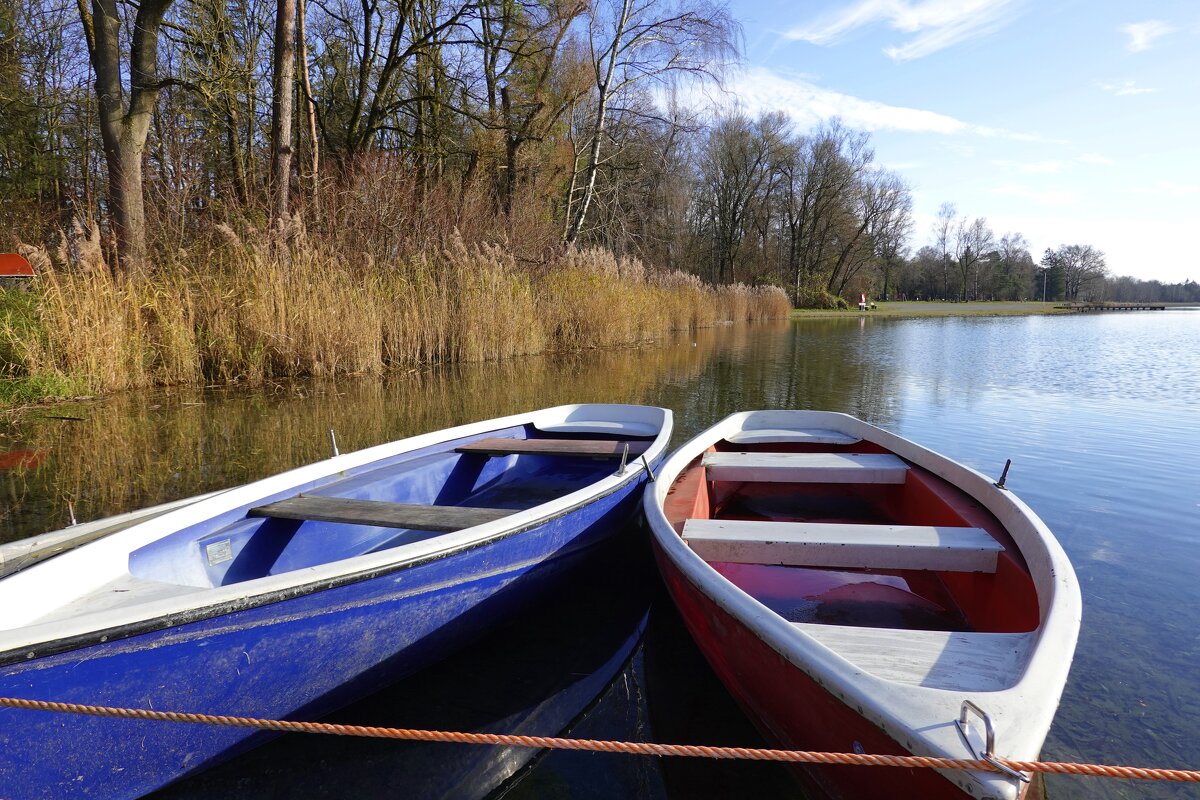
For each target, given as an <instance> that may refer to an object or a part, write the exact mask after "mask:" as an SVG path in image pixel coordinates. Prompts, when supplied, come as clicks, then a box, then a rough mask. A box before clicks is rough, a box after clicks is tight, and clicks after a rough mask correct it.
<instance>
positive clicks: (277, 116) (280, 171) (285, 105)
mask: <svg viewBox="0 0 1200 800" xmlns="http://www.w3.org/2000/svg"><path fill="white" fill-rule="evenodd" d="M295 79H296V0H279V3H278V5H277V7H276V13H275V75H274V81H273V91H272V99H271V226H272V227H275V226H277V225H279V224H280V222H281V220H283V218H284V217H286V216H287V213H288V190H289V188H290V183H291V172H292V110H293V103H292V97H293V95H294V88H295V82H296V81H295Z"/></svg>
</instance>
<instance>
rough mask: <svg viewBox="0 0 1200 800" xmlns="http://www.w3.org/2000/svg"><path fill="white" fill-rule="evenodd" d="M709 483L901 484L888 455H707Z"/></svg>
mask: <svg viewBox="0 0 1200 800" xmlns="http://www.w3.org/2000/svg"><path fill="white" fill-rule="evenodd" d="M703 464H704V467H705V468H706V469H707V470H708V478H709V480H714V481H750V482H754V483H888V484H897V483H904V479H905V476H906V475H907V474H908V465H907V464H905V463H904V461H903V460H902V459H900V458H899V457H897V456H894V455H892V454H891V453H706V454H705V456H704V461H703Z"/></svg>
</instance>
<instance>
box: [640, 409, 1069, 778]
mask: <svg viewBox="0 0 1200 800" xmlns="http://www.w3.org/2000/svg"><path fill="white" fill-rule="evenodd" d="M759 415H760V416H763V417H765V416H770V417H772V418H783V419H785V420H787V421H789V424H791V425H793V426H797V427H799V426H803V427H826V428H833V429H834V430H840V431H842V432H846V433H853V434H855V435H859V436H861V438H863V439H865V440H869V441H872V442H875V443H876V444H878V445H880V446H882V447H884V448H886V449H887V450H889V451H891V452H893V453H895V454H896V455H898V456H900V457H901V458H904V459H905V460H907V461H909V462H911V463H913V464H915V465H917V466H918V467H921V468H923V469H925V470H927V471H928V472H930V473H931V474H934V475H937V476H938V477H940V478H943V479H945V480H947V481H949V482H950V483H951V484H953V485H954V486H956V487H958V488H959V489H960V490H961V491H963V492H964V493H965V494H967V495H968V496H970V497H972V498H973V499H975V500H976V501H978V502H979V503H981V504H982V505H983V506H984V507H985V508H986V509H987V510H988V511H989V512H990V513H992V514H993V515H994V516H995V517H996V518H997V519H998V520H999V522H1000V523H1001V525H1003V526H1004V527H1005V529H1006V530H1007V531H1008V532H1009V534H1010V536H1012V537H1013V539H1014V541H1015V543H1016V545H1017V547H1018V549H1019V550H1020V551H1021V555H1022V556H1023V557H1024V558H1025V560H1026V562H1027V564H1028V567H1029V571H1030V576H1031V577H1032V578H1033V582H1034V585H1035V589H1036V592H1037V596H1038V602H1039V624H1038V626H1037V628H1035V629H1034V630H1033V631H1031V632H1030V634H1029V635H1031V636H1033V637H1035V641H1034V644H1033V646H1032V648H1031V652H1030V654H1029V657H1028V659H1027V660H1026V662H1025V666H1024V671H1023V672H1022V673H1021V674H1020V676H1018V677H1017V679H1016V680H1015V681H1014V682H1013V683H1012V684H1011V685H1009V686H1008V687H1007V688H1005V689H1002V690H990V691H982V690H981V691H963V690H947V689H938V688H933V687H923V686H912V685H910V684H899V683H897V682H895V681H891V680H888V679H886V678H881V677H878V676H876V675H872V674H870V673H868V672H866V671H864V670H863V669H862V668H859V667H856V666H855V665H854V664H853V663H852V662H850V661H848V660H847V659H846V658H844V657H843V656H841V655H840V654H839V653H837V652H836V651H835V650H832V649H830V648H829V647H827V646H825V645H824V644H822V643H821V642H819V641H817V640H816V639H815V638H813V637H811V636H809V635H807V634H806V633H804V631H803V630H798V629H796V628H795V626H793V625H792V624H791V623H789V622H787V620H785V619H784V618H783V617H781V616H780V615H778V614H776V613H775V612H774V611H771V610H770V609H769V608H767V607H766V606H765V605H763V604H762V603H760V602H759V601H758V600H756V599H755V598H753V597H752V596H750V595H749V594H748V593H746V592H745V591H743V590H742V589H740V588H739V587H737V586H736V585H734V584H733V583H731V582H730V581H728V580H726V579H725V578H724V577H722V576H721V575H720V574H719V573H718V572H717V571H716V570H715V569H714V568H713V567H712V566H711V565H709V564H708V563H707V562H706V561H704V560H703V559H702V558H701V557H700V556H699V555H697V554H696V553H694V552H693V551H692V550H691V549H690V548H688V547H687V545H686V544H685V543H684V541H683V539H682V538H681V537H680V535H679V534H678V533H677V532H676V530H675V528H674V526H673V525H672V524H671V522H670V521H669V520H668V519H667V518H666V515H665V512H664V509H663V503H664V501H665V500H666V497H667V492H668V491H669V489H670V487H671V486H672V485H673V484H674V482H675V481H676V479H677V478H678V477H679V476H680V475H681V474H682V473H683V471H684V470H685V469H686V468H687V467H688V466H689V465H690V464H691V463H692V462H693V461H694V460H695V459H696V458H698V457H700V456H701V454H702V453H703V452H705V451H706V450H707V449H708V448H709V447H711V446H712V445H714V444H716V443H717V442H719V441H721V440H723V439H725V438H726V437H727V435H728V434H731V433H734V432H736V431H737V430H739V429H740V428H741V426H742V425H743V423H745V422H746V420H747V419H748V418H750V419H753V418H754V417H755V416H759ZM644 500H645V503H644V505H645V508H646V515H647V521H648V524H649V527H650V531H651V535H652V537H653V540H654V542H655V544H656V545H657V546H658V549H659V551H660V553H661V555H662V556H663V557H664V558H666V559H668V560H669V562H670V563H671V564H672V565H673V567H674V568H675V569H676V570H678V572H679V573H680V575H681V576H682V577H683V578H684V579H686V580H687V581H689V582H690V583H691V584H692V585H693V586H694V587H695V588H696V590H697V591H699V592H701V593H702V594H703V595H705V596H707V597H708V598H709V599H710V600H711V601H712V602H714V603H715V604H717V606H718V607H720V608H721V609H723V610H724V611H725V612H727V613H729V614H730V615H731V616H732V617H733V618H734V619H736V620H738V621H739V622H740V623H741V624H742V625H744V626H745V627H746V628H747V629H748V630H749V631H751V632H752V633H753V634H754V635H755V636H757V637H759V638H760V639H761V640H762V641H763V642H764V643H765V644H766V645H767V646H768V647H770V648H771V649H772V650H774V651H775V652H777V653H778V654H779V655H780V656H781V657H782V658H784V659H785V660H786V661H787V662H789V663H790V664H792V665H793V666H794V667H795V668H797V669H800V670H801V671H803V672H804V673H805V674H806V675H808V676H809V677H810V678H812V679H813V680H814V681H816V682H817V684H818V685H819V686H821V687H822V688H823V689H824V690H825V691H827V692H829V693H831V694H833V695H834V696H835V697H837V698H838V699H839V700H840V701H841V702H843V703H846V704H848V705H851V706H852V707H855V708H856V710H857V711H858V713H859V714H860V715H861V716H862V717H863V718H864V719H866V720H868V721H870V722H871V723H873V724H875V725H876V726H878V727H879V728H880V729H881V730H882V731H883V732H884V733H886V734H887V735H888V736H890V737H891V738H892V739H894V740H895V741H896V742H898V743H900V744H901V745H902V746H904V747H906V748H907V749H908V750H909V751H910V752H912V753H913V754H915V755H930V756H948V757H954V758H971V757H973V755H972V754H971V753H970V752H969V751H968V750H967V749H966V748H965V747H964V746H963V743H962V740H961V738H960V737H959V736H957V735H951V732H950V731H942V732H941V733H939V731H940V730H941V729H944V728H945V727H946V726H947V725H949V724H950V721H951V720H953V719H955V718H957V712H958V707H959V705H960V704H961V702H962V700H964V699H974V700H976V702H979V703H982V704H983V705H984V707H985V709H986V710H989V713H992V714H993V715H994V719H995V721H996V729H997V742H998V743H999V745H1000V747H1001V748H1003V750H1004V756H1005V757H1010V758H1017V759H1032V758H1036V757H1037V756H1038V754H1039V752H1040V750H1041V746H1042V744H1043V742H1044V740H1045V736H1046V733H1047V732H1048V730H1049V727H1050V723H1051V721H1052V719H1053V716H1054V712H1055V710H1056V708H1057V706H1058V700H1059V698H1060V697H1061V693H1062V689H1063V686H1064V685H1065V682H1066V674H1067V671H1068V670H1069V668H1070V660H1071V659H1070V658H1067V659H1061V658H1059V657H1060V656H1061V654H1062V653H1063V652H1066V653H1068V654H1069V653H1071V652H1073V650H1074V647H1075V643H1076V641H1077V638H1078V633H1079V622H1080V616H1081V609H1082V599H1081V595H1080V590H1079V585H1078V581H1077V579H1076V578H1075V575H1074V570H1073V568H1072V567H1071V564H1070V561H1069V560H1068V559H1067V556H1066V553H1065V551H1063V549H1062V547H1061V545H1060V544H1059V543H1058V541H1057V540H1056V539H1055V538H1054V536H1053V534H1052V533H1051V532H1050V530H1049V529H1048V528H1047V527H1046V525H1045V523H1044V522H1042V521H1041V520H1040V519H1039V518H1038V517H1037V515H1036V514H1035V513H1034V512H1033V511H1032V509H1030V508H1029V507H1028V506H1027V505H1025V503H1024V502H1023V501H1021V500H1020V498H1018V497H1016V496H1014V495H1013V494H1012V493H1011V492H1008V491H1006V490H1003V489H999V488H996V487H995V484H994V483H993V482H992V480H991V479H990V478H988V477H987V476H985V475H983V474H982V473H980V472H978V471H977V470H974V469H972V468H970V467H968V466H966V465H964V464H961V463H959V462H957V461H954V460H953V459H950V458H949V457H947V456H944V455H941V454H940V453H937V452H935V451H932V450H929V449H928V448H925V447H923V446H921V445H919V444H916V443H915V442H912V441H910V440H907V439H904V438H902V437H899V436H897V435H895V434H892V433H890V432H888V431H885V430H883V429H881V428H878V427H876V426H874V425H870V424H869V423H866V422H863V421H862V420H859V419H857V418H855V417H852V416H850V415H847V414H842V413H838V412H829V411H749V412H739V413H737V414H733V415H730V416H729V417H726V418H725V419H724V420H722V421H721V422H718V423H717V424H716V425H714V426H712V427H711V428H708V429H707V430H705V431H702V432H701V433H699V434H697V435H696V436H695V437H694V438H692V439H691V440H690V441H688V442H687V443H686V444H684V445H683V446H681V447H680V448H678V449H677V450H676V451H675V452H674V453H672V454H671V456H670V457H669V458H668V459H667V460H666V461H665V462H664V463H663V466H662V467H661V468H660V469H659V474H658V480H657V481H656V482H655V483H653V484H650V485H649V486H647V487H646V489H645V492H644ZM1017 523H1019V524H1020V525H1022V526H1024V530H1017V527H1018V525H1017ZM1047 643H1049V644H1047ZM1064 660H1065V663H1061V662H1062V661H1064ZM931 706H934V707H936V708H937V709H938V710H939V713H936V714H931V713H930V707H931ZM1001 706H1003V708H1002V707H1001ZM1031 706H1032V707H1031ZM1047 707H1048V708H1047ZM950 727H951V728H952V727H953V726H950ZM943 774H944V775H945V776H946V777H947V778H948V779H949V780H951V781H953V782H954V783H955V784H956V785H959V786H961V787H963V788H964V789H966V790H967V791H968V792H970V793H971V794H974V795H976V796H978V797H1009V796H1015V795H1013V794H1012V793H1013V792H1014V787H1013V786H1012V784H1011V782H1010V781H1008V780H1007V779H1005V778H1004V777H1003V776H999V775H996V774H994V773H978V772H976V773H970V776H971V778H970V780H967V781H964V780H963V779H964V774H963V773H954V772H943Z"/></svg>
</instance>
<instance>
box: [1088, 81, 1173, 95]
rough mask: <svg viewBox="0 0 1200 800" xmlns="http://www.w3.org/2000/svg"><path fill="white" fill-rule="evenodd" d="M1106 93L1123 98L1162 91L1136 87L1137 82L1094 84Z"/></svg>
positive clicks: (1147, 87)
mask: <svg viewBox="0 0 1200 800" xmlns="http://www.w3.org/2000/svg"><path fill="white" fill-rule="evenodd" d="M1096 85H1097V86H1099V87H1100V88H1101V89H1103V90H1104V91H1106V92H1112V93H1113V94H1115V95H1116V96H1117V97H1124V96H1126V95H1132V94H1153V93H1154V92H1161V91H1162V89H1153V88H1150V87H1149V86H1138V85H1137V81H1128V80H1127V81H1117V82H1115V83H1105V82H1103V81H1101V82H1099V83H1097V84H1096Z"/></svg>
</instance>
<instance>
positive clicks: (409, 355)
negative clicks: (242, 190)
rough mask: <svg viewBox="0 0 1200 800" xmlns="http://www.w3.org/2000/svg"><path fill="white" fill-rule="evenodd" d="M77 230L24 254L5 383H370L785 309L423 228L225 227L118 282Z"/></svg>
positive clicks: (629, 263) (2, 336) (635, 266)
mask: <svg viewBox="0 0 1200 800" xmlns="http://www.w3.org/2000/svg"><path fill="white" fill-rule="evenodd" d="M347 213H348V212H347ZM92 230H94V229H92ZM76 233H77V234H79V233H81V232H80V231H77V232H76ZM82 233H83V234H84V235H82V236H76V237H75V242H76V243H77V244H76V247H75V248H73V249H69V248H66V247H63V248H59V251H58V252H56V253H51V252H49V251H47V250H46V249H44V248H28V253H27V254H28V255H29V256H30V257H31V259H32V260H33V261H35V262H36V264H37V266H38V268H39V274H40V278H39V281H38V283H37V284H36V287H35V289H34V294H33V300H32V301H31V302H32V303H33V305H32V308H31V309H26V313H25V314H24V316H22V317H21V318H20V319H19V320H17V319H15V318H11V317H6V316H0V356H3V359H4V361H5V363H4V364H2V365H0V370H2V372H0V378H3V377H7V378H8V379H9V380H10V381H11V380H12V379H24V380H25V381H26V384H27V385H32V384H34V383H36V382H37V381H42V382H45V381H48V380H51V379H53V381H58V382H59V383H53V382H51V383H50V384H47V385H60V384H61V383H62V382H65V385H70V386H73V387H81V386H82V387H84V388H85V390H86V391H87V392H89V393H106V392H112V391H118V390H123V389H129V388H135V387H147V386H155V385H175V384H189V383H198V382H201V381H207V382H210V383H232V382H259V381H264V380H270V379H278V378H285V377H302V376H334V375H347V374H378V373H382V372H384V371H386V370H389V369H393V368H398V367H410V366H413V365H418V364H428V363H437V362H453V361H488V360H496V359H505V358H511V357H514V356H520V355H525V354H531V353H540V352H547V351H574V350H581V349H586V348H593V347H612V346H618V345H625V344H631V343H636V342H638V341H643V340H646V339H652V338H655V337H657V336H660V335H662V334H665V333H666V332H668V331H670V330H675V329H688V328H696V327H704V326H709V325H713V324H715V323H719V322H726V321H741V320H752V319H763V318H768V317H779V316H786V315H787V314H788V313H789V312H790V310H791V309H790V304H789V303H788V301H787V297H786V295H785V294H784V293H783V292H782V291H780V290H778V289H762V288H751V287H747V286H742V285H736V286H725V287H720V288H719V289H713V288H711V287H708V286H706V285H704V284H703V283H702V282H701V281H699V279H697V278H696V277H695V276H692V275H685V274H682V273H669V274H663V273H657V272H653V271H651V270H649V269H647V268H646V266H645V265H644V264H642V263H641V262H640V261H638V260H637V259H634V258H627V257H626V258H618V257H616V256H614V255H613V254H612V253H610V252H608V251H605V250H600V249H591V250H568V251H561V250H559V251H553V250H551V251H547V252H543V254H542V256H541V257H540V258H539V259H537V260H536V261H533V260H532V259H528V258H525V259H524V260H523V261H522V260H519V258H521V257H520V256H519V254H518V253H517V252H515V251H514V249H513V248H511V247H507V246H504V245H502V244H498V243H494V242H492V243H489V242H488V241H487V237H483V241H475V242H469V241H468V240H467V239H466V238H465V237H464V236H462V235H461V234H458V233H455V232H451V233H450V234H448V235H446V236H445V239H444V240H442V241H439V236H440V234H441V233H445V232H444V231H443V232H440V233H438V232H435V233H434V234H430V235H429V236H428V238H426V239H425V240H423V241H422V243H421V249H419V250H417V251H415V252H412V251H410V250H409V248H407V247H393V246H391V245H385V246H384V248H383V249H384V250H392V251H393V252H394V253H395V255H393V256H392V257H387V258H378V257H377V256H376V253H378V252H379V251H380V247H379V243H378V242H374V243H372V246H371V247H364V248H362V249H360V250H354V249H351V248H350V246H349V239H347V238H345V237H344V236H341V237H339V236H334V235H332V234H330V235H329V236H328V237H323V238H320V239H318V238H317V237H316V236H309V235H308V233H307V232H306V231H305V230H304V229H303V226H302V225H300V223H299V222H298V221H297V222H295V223H294V225H293V230H291V231H289V232H288V233H287V236H286V243H285V244H280V243H279V242H280V241H281V240H280V239H278V238H275V239H272V238H270V237H265V236H261V235H256V234H255V232H254V231H253V230H252V229H249V233H248V234H247V233H246V232H244V233H243V235H239V234H238V233H236V232H235V231H234V230H233V229H232V228H230V227H228V226H217V228H216V229H215V230H214V233H213V244H212V245H211V246H210V247H208V248H206V249H205V250H204V255H203V256H202V257H201V256H196V255H189V254H188V253H185V252H183V251H180V252H179V253H178V254H177V255H176V256H175V257H174V258H172V259H171V261H170V263H169V264H167V265H165V266H163V267H161V268H160V269H159V270H158V271H157V272H156V273H155V274H154V275H153V276H152V277H150V278H146V279H134V278H129V277H125V276H123V275H117V276H114V274H113V272H112V271H111V270H109V269H108V268H107V267H106V266H105V265H104V263H103V259H102V257H101V255H100V250H99V247H98V245H96V246H94V247H93V246H89V244H88V243H89V242H92V243H93V244H94V243H95V241H97V240H98V236H93V235H91V233H89V232H88V231H83V232H82ZM492 233H495V232H494V231H493V232H492ZM435 234H436V235H435ZM328 239H332V240H334V241H333V242H332V243H331V242H330V241H328ZM78 243H82V245H79V244H78ZM198 252H200V251H199V249H198ZM523 262H524V263H523ZM31 317H32V318H34V319H35V321H36V324H31V321H30V319H31Z"/></svg>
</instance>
